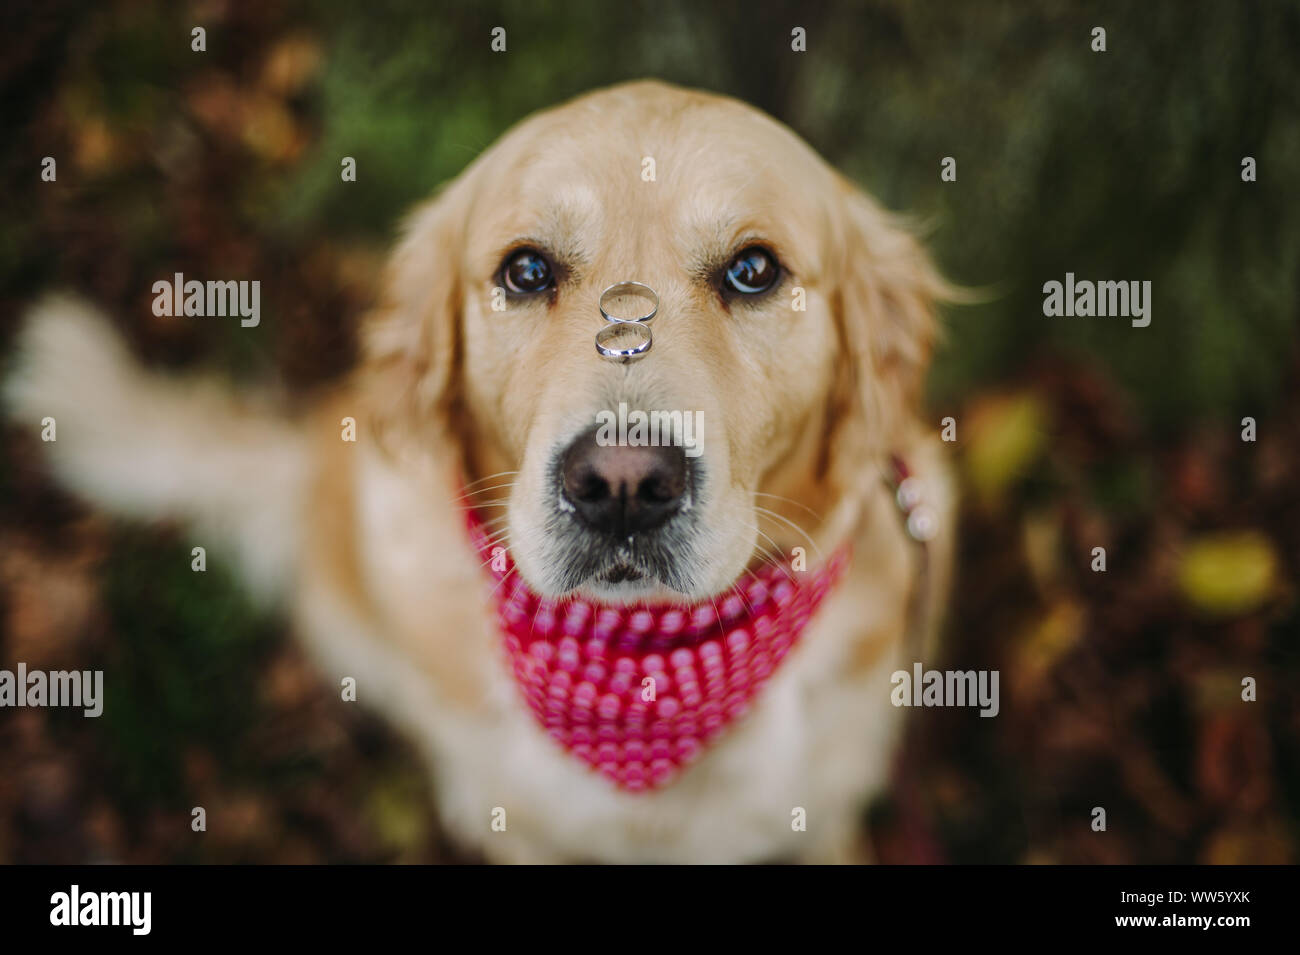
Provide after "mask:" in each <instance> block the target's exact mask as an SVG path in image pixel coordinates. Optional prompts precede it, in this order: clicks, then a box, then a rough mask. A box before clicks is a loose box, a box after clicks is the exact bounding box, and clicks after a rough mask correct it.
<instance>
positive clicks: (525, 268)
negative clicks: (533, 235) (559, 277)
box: [501, 249, 555, 295]
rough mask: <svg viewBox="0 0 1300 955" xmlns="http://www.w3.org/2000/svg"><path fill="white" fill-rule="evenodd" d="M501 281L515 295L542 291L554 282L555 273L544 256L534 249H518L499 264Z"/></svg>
mask: <svg viewBox="0 0 1300 955" xmlns="http://www.w3.org/2000/svg"><path fill="white" fill-rule="evenodd" d="M501 282H502V284H503V285H505V287H506V288H507V289H509V290H510V291H511V292H514V293H515V294H516V295H533V294H535V293H537V292H544V291H546V289H548V288H550V287H551V286H552V285H553V284H555V273H554V271H553V270H552V269H551V263H550V262H548V261H546V256H544V255H542V253H540V252H538V251H537V250H536V249H519V250H517V251H515V252H511V253H510V254H509V255H508V256H506V260H505V262H503V263H502V264H501Z"/></svg>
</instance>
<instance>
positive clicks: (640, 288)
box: [596, 282, 659, 354]
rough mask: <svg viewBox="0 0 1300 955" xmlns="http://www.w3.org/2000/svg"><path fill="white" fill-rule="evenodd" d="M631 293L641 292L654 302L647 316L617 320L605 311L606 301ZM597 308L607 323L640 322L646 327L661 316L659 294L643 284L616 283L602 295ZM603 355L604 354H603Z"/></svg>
mask: <svg viewBox="0 0 1300 955" xmlns="http://www.w3.org/2000/svg"><path fill="white" fill-rule="evenodd" d="M631 292H640V293H641V294H643V295H648V296H650V300H651V301H653V302H654V305H653V307H651V309H650V311H649V312H647V313H646V314H645V315H638V316H636V317H634V318H615V317H614V316H613V315H611V314H609V312H607V311H605V301H606V299H608V298H610V297H611V296H615V297H616V296H619V295H627V294H629V293H631ZM596 307H597V308H599V309H600V314H601V315H603V316H605V321H607V322H621V323H623V324H626V323H628V322H639V323H641V324H642V325H644V324H645V323H646V322H648V321H650V320H651V319H652V318H654V317H655V316H656V315H658V314H659V293H658V292H656V291H655V290H654V289H652V288H651V287H650V286H648V285H645V284H644V283H642V282H615V283H614V284H613V285H611V286H610V287H609V288H607V289H605V291H603V292H601V293H600V300H599V301H597V302H596ZM646 347H647V348H649V347H650V346H648V345H647V346H646ZM602 354H604V353H603V352H602Z"/></svg>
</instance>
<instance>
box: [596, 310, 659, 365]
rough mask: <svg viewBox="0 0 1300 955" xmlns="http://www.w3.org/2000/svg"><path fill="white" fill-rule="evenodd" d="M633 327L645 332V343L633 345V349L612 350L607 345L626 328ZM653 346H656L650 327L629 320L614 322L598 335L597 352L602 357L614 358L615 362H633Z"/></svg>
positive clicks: (643, 323)
mask: <svg viewBox="0 0 1300 955" xmlns="http://www.w3.org/2000/svg"><path fill="white" fill-rule="evenodd" d="M633 325H634V326H636V327H637V328H638V329H640V330H641V331H643V332H645V341H643V342H641V343H640V344H637V345H633V346H632V347H631V348H610V347H609V346H608V345H606V344H605V343H606V342H607V341H609V340H610V339H611V338H613V337H614V336H615V335H617V334H619V333H620V332H622V331H623V330H624V329H625V328H628V327H629V326H633ZM652 344H654V337H653V335H652V334H651V332H650V326H649V325H647V324H646V323H645V322H634V321H631V320H629V319H617V320H612V321H611V322H610V324H608V325H606V326H605V327H604V328H602V329H601V330H600V331H598V332H597V333H596V351H597V352H599V353H600V355H601V356H602V357H604V358H612V359H613V360H614V361H631V360H632V359H634V358H640V357H641V356H642V355H644V354H645V353H646V352H648V351H649V350H650V346H651V345H652Z"/></svg>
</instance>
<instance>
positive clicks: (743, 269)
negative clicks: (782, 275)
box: [722, 245, 780, 295]
mask: <svg viewBox="0 0 1300 955" xmlns="http://www.w3.org/2000/svg"><path fill="white" fill-rule="evenodd" d="M779 271H780V270H779V269H778V268H777V265H776V260H775V259H774V258H773V257H772V253H770V252H768V251H767V249H764V248H760V247H759V246H756V245H755V246H751V247H750V248H748V249H745V250H744V251H742V252H741V253H740V254H738V255H737V256H736V257H735V258H734V259H732V260H731V264H730V265H728V266H727V272H726V275H724V276H723V279H722V281H723V284H724V285H726V286H727V288H728V289H729V290H730V291H732V292H737V293H739V294H740V295H757V294H758V293H759V292H766V291H767V290H768V289H770V288H771V287H772V286H773V285H774V284H775V283H776V277H777V274H778V273H779Z"/></svg>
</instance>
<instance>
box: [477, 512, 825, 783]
mask: <svg viewBox="0 0 1300 955" xmlns="http://www.w3.org/2000/svg"><path fill="white" fill-rule="evenodd" d="M466 513H467V514H468V515H469V533H470V539H471V540H472V541H473V543H474V546H475V549H476V550H477V551H478V552H479V554H480V555H481V557H482V559H483V561H484V566H485V567H488V568H489V569H490V574H491V578H492V580H493V582H494V587H493V590H492V598H491V599H492V602H493V603H494V605H495V607H496V612H497V619H498V621H499V623H500V626H501V631H502V635H503V637H504V644H505V652H506V662H507V665H508V666H509V668H510V670H511V672H512V673H513V674H514V677H515V681H516V683H517V684H518V686H519V689H520V691H521V692H522V694H523V697H524V699H525V701H527V703H528V706H529V709H531V710H532V712H533V715H534V716H535V717H536V719H537V721H538V723H540V724H541V726H542V728H543V729H545V730H546V732H547V733H548V734H549V735H550V736H551V738H552V739H554V740H555V741H556V742H557V743H559V744H560V745H561V746H563V747H564V748H565V749H566V750H568V751H569V752H570V753H571V754H572V755H574V756H576V757H577V758H578V759H580V760H582V761H583V762H584V763H586V764H587V765H589V766H591V767H592V768H594V769H595V770H597V771H599V772H600V773H602V774H604V775H605V776H607V777H608V778H609V779H611V780H612V781H613V782H614V783H615V784H617V785H618V786H619V787H620V788H622V789H625V790H628V791H631V792H639V791H644V790H647V789H651V788H654V787H656V786H661V785H663V784H664V783H667V782H669V781H670V780H671V779H673V778H674V777H675V776H676V775H677V773H678V772H679V771H680V770H682V769H683V768H684V767H685V766H687V765H689V764H690V763H691V762H693V761H694V760H695V759H696V758H698V757H699V755H700V754H701V752H703V750H704V747H706V746H707V745H709V744H710V743H712V742H715V741H716V740H717V739H718V738H719V737H720V736H721V735H722V733H723V732H724V731H725V730H726V729H727V727H728V726H729V725H730V724H731V723H732V721H734V720H736V719H738V718H740V717H742V716H744V715H745V713H746V712H747V711H748V710H749V707H750V705H751V703H752V702H753V699H754V696H755V694H757V693H758V691H759V690H760V689H761V688H762V687H763V684H764V683H766V682H767V680H768V678H769V677H770V676H771V675H772V673H773V672H774V671H775V670H776V668H777V666H778V665H780V663H781V661H782V660H783V659H784V658H785V655H786V654H787V653H788V652H789V651H790V648H791V647H792V646H794V644H795V643H796V641H798V639H799V637H800V635H801V634H802V633H803V630H804V627H805V626H806V625H807V623H808V621H809V620H810V619H811V618H812V616H813V614H814V613H815V612H816V610H817V607H818V605H819V604H820V603H821V600H822V598H823V597H825V596H826V594H827V593H828V592H829V591H830V589H831V588H832V587H833V586H834V585H835V584H836V582H837V581H838V580H839V578H840V577H841V576H842V574H843V572H844V569H845V567H846V566H847V564H848V548H847V546H845V547H842V548H840V549H839V550H838V551H836V553H835V554H834V555H833V556H832V557H831V559H830V560H829V561H827V562H826V563H825V564H824V565H823V566H821V567H820V568H818V569H816V570H814V571H811V572H808V571H798V572H795V571H791V570H789V569H788V568H787V567H785V566H784V565H778V564H776V563H775V562H772V563H765V564H764V565H763V566H762V567H761V568H760V569H758V570H755V571H752V572H747V573H746V574H745V575H744V576H742V577H741V578H740V579H739V580H738V581H737V582H736V583H735V584H734V585H732V587H731V588H730V589H729V590H728V591H726V592H725V593H723V594H719V595H718V596H716V597H714V598H712V599H711V600H706V601H703V602H702V603H698V604H695V605H681V604H660V605H645V604H642V605H626V606H624V605H613V604H600V603H595V602H593V601H591V600H584V599H581V598H578V597H572V596H569V597H562V598H559V599H545V598H542V597H539V596H538V595H537V594H535V593H533V591H532V590H530V589H529V587H528V585H527V584H526V583H524V582H523V581H522V580H521V579H520V575H519V574H518V573H515V567H514V564H513V562H512V561H511V560H510V557H509V554H508V553H507V552H506V551H505V549H504V548H500V547H498V545H494V544H493V543H492V540H491V538H490V535H489V534H488V532H487V528H486V527H485V526H484V524H483V521H482V518H481V516H480V515H479V514H478V513H477V512H476V510H475V509H473V508H467V511H466Z"/></svg>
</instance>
